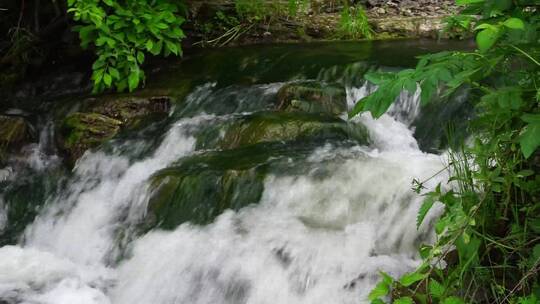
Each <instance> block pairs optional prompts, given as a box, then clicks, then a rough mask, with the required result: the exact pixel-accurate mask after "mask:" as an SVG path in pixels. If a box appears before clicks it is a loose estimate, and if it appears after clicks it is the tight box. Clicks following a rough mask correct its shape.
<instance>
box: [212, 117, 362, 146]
mask: <svg viewBox="0 0 540 304" xmlns="http://www.w3.org/2000/svg"><path fill="white" fill-rule="evenodd" d="M327 139H339V140H347V139H353V140H356V141H358V142H360V143H367V142H368V133H367V131H366V129H365V127H364V126H362V125H358V124H348V123H347V122H346V121H344V120H342V119H339V118H335V117H329V116H325V115H320V114H310V113H301V112H296V113H288V112H258V113H255V114H252V115H248V116H245V117H243V118H240V119H238V120H237V121H235V122H234V123H233V124H232V125H231V126H229V127H228V128H227V130H226V131H225V135H224V136H223V139H222V140H221V142H220V143H219V146H220V147H221V148H222V149H233V148H238V147H242V146H248V145H253V144H257V143H263V142H286V141H302V140H304V141H305V140H319V141H320V140H327Z"/></svg>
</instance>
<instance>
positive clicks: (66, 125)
mask: <svg viewBox="0 0 540 304" xmlns="http://www.w3.org/2000/svg"><path fill="white" fill-rule="evenodd" d="M121 125H122V122H121V121H120V120H117V119H114V118H110V117H108V116H105V115H102V114H98V113H78V112H77V113H73V114H71V115H69V116H68V117H66V119H65V120H64V121H63V123H62V126H61V129H60V135H61V139H60V141H61V142H60V146H61V148H62V149H63V150H64V151H65V152H66V153H67V154H68V156H69V159H70V160H71V161H73V162H74V161H76V160H77V159H78V158H79V157H81V156H82V155H83V154H84V152H85V151H86V150H88V149H91V148H94V147H96V146H98V145H100V144H101V143H103V142H104V141H106V140H109V139H111V138H113V137H114V136H115V135H116V134H117V133H118V131H119V130H120V126H121Z"/></svg>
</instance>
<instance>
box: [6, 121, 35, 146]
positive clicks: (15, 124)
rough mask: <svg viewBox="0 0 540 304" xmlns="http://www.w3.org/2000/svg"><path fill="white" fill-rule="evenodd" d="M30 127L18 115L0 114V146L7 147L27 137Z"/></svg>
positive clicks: (21, 141)
mask: <svg viewBox="0 0 540 304" xmlns="http://www.w3.org/2000/svg"><path fill="white" fill-rule="evenodd" d="M29 135H30V127H29V125H28V123H27V122H26V120H25V119H24V118H23V117H20V116H6V115H0V148H6V147H7V148H9V147H11V146H13V145H17V144H20V143H23V142H24V141H26V140H27V139H29V137H30V136H29Z"/></svg>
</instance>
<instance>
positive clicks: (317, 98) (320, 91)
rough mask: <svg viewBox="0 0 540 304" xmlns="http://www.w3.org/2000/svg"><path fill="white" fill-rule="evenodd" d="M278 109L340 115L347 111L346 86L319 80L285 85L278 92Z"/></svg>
mask: <svg viewBox="0 0 540 304" xmlns="http://www.w3.org/2000/svg"><path fill="white" fill-rule="evenodd" d="M278 101H279V105H278V109H279V110H283V111H287V112H294V111H303V112H309V113H326V114H329V115H334V116H338V115H340V114H342V113H344V112H346V111H347V97H346V92H345V88H344V87H343V86H339V85H337V84H327V83H324V82H319V81H300V82H293V83H289V84H286V85H284V86H283V87H282V88H281V89H280V90H279V92H278Z"/></svg>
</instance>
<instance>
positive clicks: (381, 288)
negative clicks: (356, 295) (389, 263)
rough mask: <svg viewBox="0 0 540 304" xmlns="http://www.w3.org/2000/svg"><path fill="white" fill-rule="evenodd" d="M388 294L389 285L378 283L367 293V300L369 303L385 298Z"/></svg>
mask: <svg viewBox="0 0 540 304" xmlns="http://www.w3.org/2000/svg"><path fill="white" fill-rule="evenodd" d="M388 293H390V285H388V284H387V283H385V282H379V283H378V284H377V285H376V286H375V288H373V289H372V290H371V292H370V293H369V296H368V299H369V300H370V301H373V300H375V299H378V298H380V297H384V296H387V295H388Z"/></svg>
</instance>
